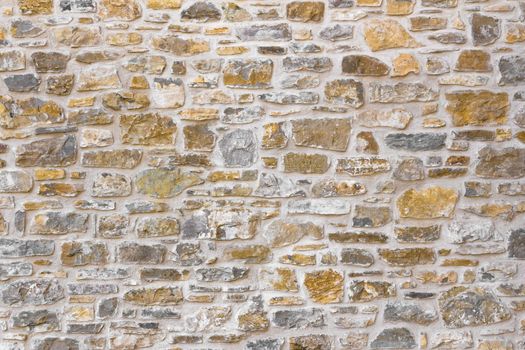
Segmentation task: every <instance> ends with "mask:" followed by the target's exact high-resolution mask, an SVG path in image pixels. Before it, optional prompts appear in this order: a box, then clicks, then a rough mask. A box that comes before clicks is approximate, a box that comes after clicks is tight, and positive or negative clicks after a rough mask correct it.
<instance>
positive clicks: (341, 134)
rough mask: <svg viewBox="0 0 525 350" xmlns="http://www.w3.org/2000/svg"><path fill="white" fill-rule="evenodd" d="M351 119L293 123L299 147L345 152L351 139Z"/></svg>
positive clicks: (293, 130)
mask: <svg viewBox="0 0 525 350" xmlns="http://www.w3.org/2000/svg"><path fill="white" fill-rule="evenodd" d="M350 131H351V125H350V119H347V118H344V119H302V120H293V121H292V132H293V139H294V142H295V144H296V145H297V146H306V147H313V148H321V149H329V150H334V151H345V150H346V148H347V146H348V142H349V139H350Z"/></svg>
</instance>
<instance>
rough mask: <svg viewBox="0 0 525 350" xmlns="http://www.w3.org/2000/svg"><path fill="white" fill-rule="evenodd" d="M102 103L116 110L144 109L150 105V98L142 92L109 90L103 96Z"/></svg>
mask: <svg viewBox="0 0 525 350" xmlns="http://www.w3.org/2000/svg"><path fill="white" fill-rule="evenodd" d="M102 105H103V106H104V107H107V108H110V109H112V110H114V111H120V110H122V109H127V110H133V109H143V108H147V107H149V105H150V100H149V98H148V96H147V95H146V94H143V93H140V92H127V91H121V92H108V93H105V94H104V95H103V96H102Z"/></svg>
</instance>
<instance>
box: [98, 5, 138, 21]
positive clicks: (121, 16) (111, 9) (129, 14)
mask: <svg viewBox="0 0 525 350" xmlns="http://www.w3.org/2000/svg"><path fill="white" fill-rule="evenodd" d="M98 14H99V15H100V17H102V19H104V20H120V21H133V20H136V19H137V18H139V17H140V16H141V15H142V8H141V6H140V3H139V2H138V1H136V0H129V1H122V0H101V1H100V4H99V10H98Z"/></svg>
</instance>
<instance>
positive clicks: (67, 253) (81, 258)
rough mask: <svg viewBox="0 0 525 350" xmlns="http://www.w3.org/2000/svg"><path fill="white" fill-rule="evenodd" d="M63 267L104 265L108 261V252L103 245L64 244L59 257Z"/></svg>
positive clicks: (86, 243)
mask: <svg viewBox="0 0 525 350" xmlns="http://www.w3.org/2000/svg"><path fill="white" fill-rule="evenodd" d="M60 259H61V262H62V264H63V265H64V266H84V265H104V264H106V263H107V262H108V260H109V251H108V248H107V247H106V245H105V244H104V243H94V242H78V241H76V242H66V243H63V244H62V252H61V255H60Z"/></svg>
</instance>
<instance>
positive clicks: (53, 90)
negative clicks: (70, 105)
mask: <svg viewBox="0 0 525 350" xmlns="http://www.w3.org/2000/svg"><path fill="white" fill-rule="evenodd" d="M74 83H75V75H73V74H63V75H56V76H50V77H48V78H47V80H46V93H48V94H52V95H58V96H67V95H69V94H71V91H73V85H74Z"/></svg>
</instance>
